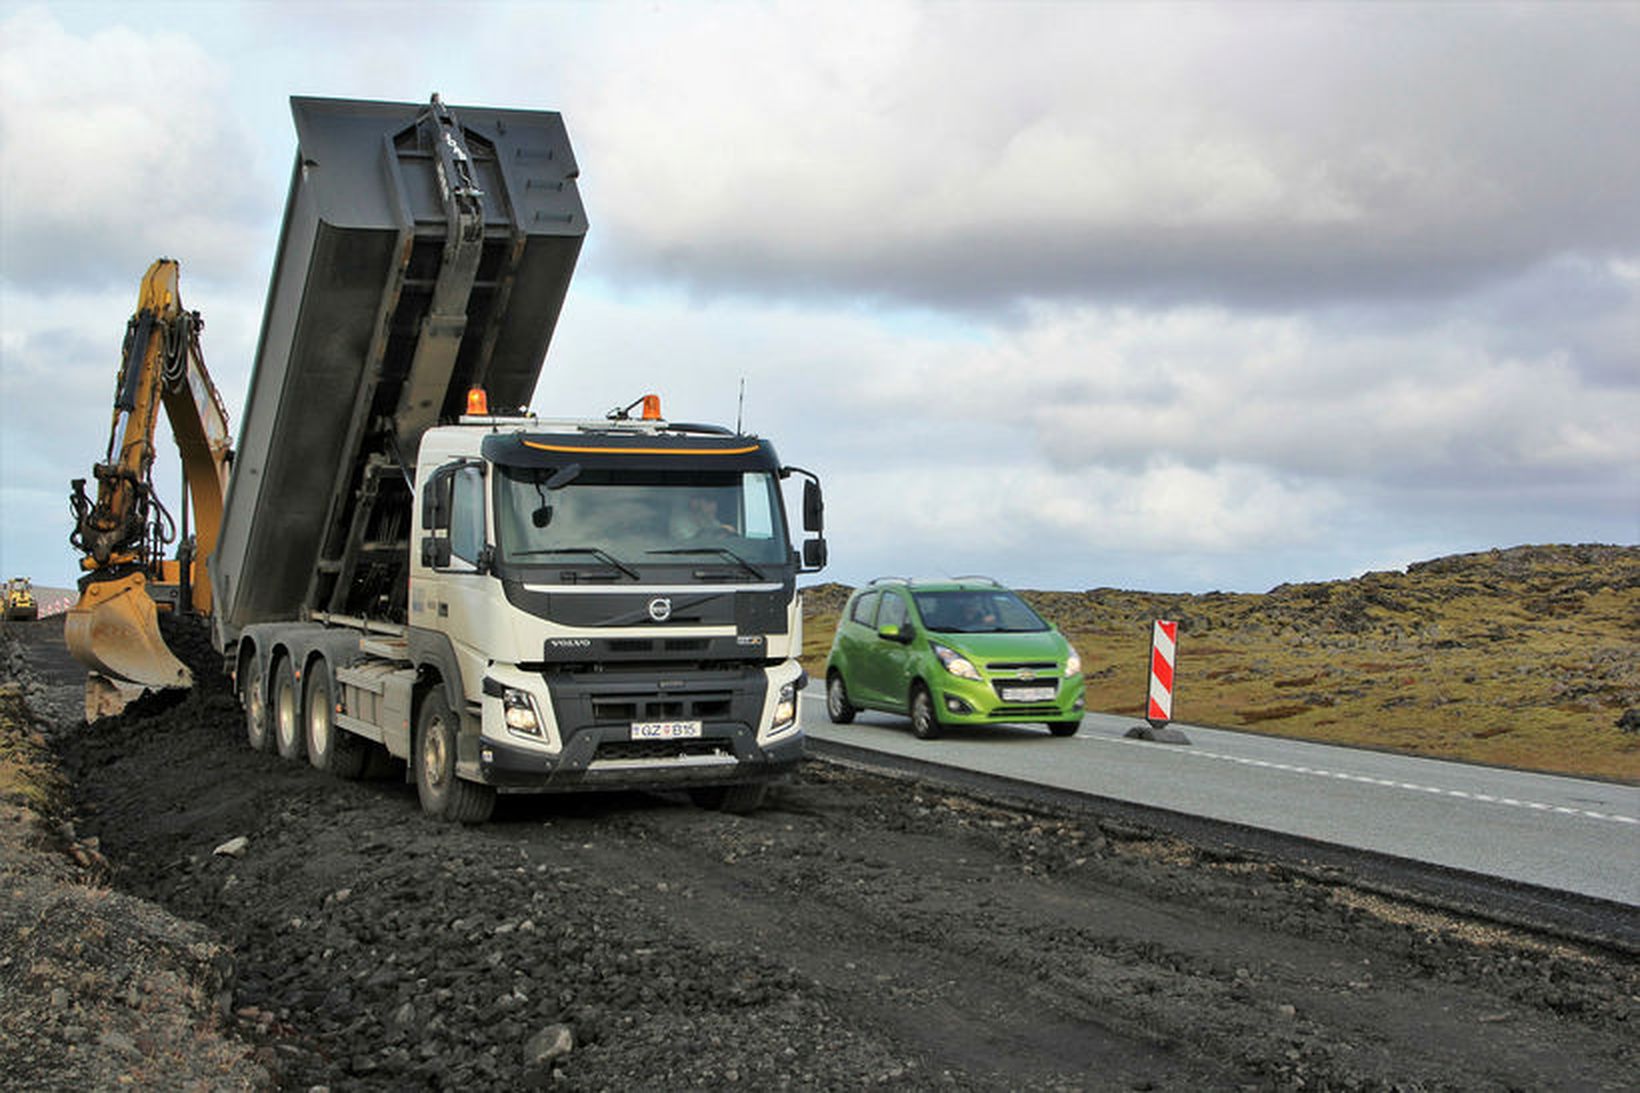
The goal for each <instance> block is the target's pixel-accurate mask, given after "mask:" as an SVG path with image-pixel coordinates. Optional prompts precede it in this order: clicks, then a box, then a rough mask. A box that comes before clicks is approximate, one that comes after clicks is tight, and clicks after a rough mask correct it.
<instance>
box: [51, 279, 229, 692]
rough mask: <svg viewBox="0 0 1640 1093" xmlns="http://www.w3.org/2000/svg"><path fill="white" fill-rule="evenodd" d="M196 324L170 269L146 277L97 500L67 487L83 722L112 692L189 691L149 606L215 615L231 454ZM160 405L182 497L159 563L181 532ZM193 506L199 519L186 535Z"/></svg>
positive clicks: (69, 624) (72, 627)
mask: <svg viewBox="0 0 1640 1093" xmlns="http://www.w3.org/2000/svg"><path fill="white" fill-rule="evenodd" d="M202 325H203V324H202V323H201V321H200V318H199V313H198V312H192V311H187V310H185V309H184V308H183V307H182V299H181V294H180V293H179V291H178V287H177V263H176V262H175V261H173V260H171V259H168V258H161V259H159V260H158V261H156V262H155V263H154V264H153V265H152V266H150V267H149V269H148V272H147V274H146V275H144V277H143V279H142V286H141V289H140V290H139V292H138V296H137V310H136V313H135V314H134V315H132V317H131V321H130V323H129V324H128V326H127V328H126V336H125V346H124V350H123V352H122V353H121V359H120V371H119V376H118V379H117V381H116V384H115V392H114V414H113V421H112V423H111V425H110V428H109V436H108V450H107V453H106V455H105V457H104V459H103V461H102V462H100V463H97V464H95V465H94V466H93V467H92V478H93V479H94V480H95V482H96V496H95V498H93V497H92V496H90V495H89V494H88V493H87V491H86V484H87V483H86V480H85V479H83V478H79V479H75V480H74V482H73V484H72V486H73V492H72V494H71V495H70V497H69V504H70V507H71V508H72V510H73V515H74V530H73V531H72V532H71V533H70V535H69V542H70V543H72V544H73V546H74V547H75V548H76V549H77V550H79V551H80V552H81V554H82V555H83V557H82V558H81V562H80V566H81V568H82V570H84V572H85V576H84V577H82V578H81V579H80V599H79V602H77V603H76V604H75V605H74V607H72V608H71V609H70V610H69V612H68V616H67V620H66V622H65V635H66V637H67V641H68V647H69V650H70V651H71V652H72V653H73V654H74V656H75V658H76V659H78V660H79V661H80V662H81V663H82V664H84V665H86V667H87V668H89V669H90V670H91V677H90V679H89V680H88V681H87V687H86V717H87V719H94V718H95V717H97V716H101V715H102V714H105V713H109V712H113V710H115V709H117V708H118V707H119V706H121V705H123V704H124V703H123V701H122V700H121V698H119V697H118V695H119V693H120V689H119V688H118V687H117V686H116V685H117V684H124V685H128V686H129V687H135V688H143V687H187V686H190V685H191V684H192V682H193V679H192V676H191V675H190V673H189V671H188V669H187V667H186V666H185V665H183V664H182V662H181V661H179V660H178V659H177V658H176V657H175V655H173V654H172V653H171V651H170V650H169V649H168V648H167V647H166V645H165V642H164V640H163V639H162V638H161V637H160V632H159V618H158V611H157V608H156V601H158V602H159V603H161V604H163V605H164V606H165V607H166V608H167V609H168V610H172V611H176V612H191V611H197V612H200V613H208V612H209V611H210V609H211V585H210V582H209V581H208V580H205V579H203V578H204V566H203V564H202V562H203V559H205V558H207V557H209V556H210V553H211V551H212V549H213V548H214V547H215V545H216V536H217V531H218V529H219V528H220V526H221V522H222V502H223V497H224V495H225V494H226V492H227V479H228V462H229V458H230V452H229V446H228V445H229V441H228V416H227V413H226V411H225V410H224V409H223V407H222V399H221V396H219V395H218V394H217V391H216V387H215V385H214V384H212V383H211V378H210V373H209V372H208V371H207V370H206V368H205V359H204V356H203V354H202V353H201V352H200V348H199V331H200V328H201V326H202ZM161 406H163V407H164V408H165V414H166V418H167V419H168V420H169V422H170V425H171V432H172V435H173V436H174V437H175V439H176V443H177V447H178V449H179V450H180V451H181V453H182V466H183V477H184V479H185V489H186V492H187V497H186V498H185V499H184V502H183V518H182V520H183V522H182V529H181V534H182V541H181V542H180V543H179V546H178V551H177V556H176V558H174V559H166V558H164V557H163V555H164V552H165V547H166V544H168V543H169V542H171V541H173V540H175V539H176V537H177V530H178V529H177V526H176V523H175V521H174V520H173V518H172V517H171V514H170V513H169V512H168V511H167V510H166V508H165V506H164V505H163V504H162V503H161V502H160V500H159V497H158V495H157V494H156V493H155V492H154V486H153V466H154V455H155V444H154V441H155V432H154V430H155V427H156V425H157V423H158V418H159V410H160V407H161ZM189 499H191V500H192V503H193V510H194V513H195V518H196V521H197V530H196V532H195V533H194V534H193V535H190V534H189V529H188V508H187V504H188V500H189Z"/></svg>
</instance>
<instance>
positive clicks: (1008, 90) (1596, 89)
mask: <svg viewBox="0 0 1640 1093" xmlns="http://www.w3.org/2000/svg"><path fill="white" fill-rule="evenodd" d="M918 10H919V12H920V13H921V14H922V16H923V17H924V24H923V29H924V30H925V31H926V34H925V35H922V36H917V37H914V38H911V39H908V40H907V41H906V43H905V53H904V55H903V56H899V57H896V58H894V62H895V64H896V66H897V67H896V68H895V73H896V75H897V77H898V82H897V83H893V82H889V81H888V79H887V77H886V76H884V77H883V78H882V79H883V83H882V87H881V88H879V89H878V90H879V92H880V93H879V94H876V95H873V94H871V93H869V92H868V91H860V90H857V89H856V90H853V92H852V93H851V89H850V88H849V86H848V85H847V84H841V85H835V86H834V85H833V84H832V83H831V82H829V81H828V76H829V75H830V73H829V70H827V69H825V68H824V61H823V57H824V51H823V50H818V51H816V58H820V59H815V58H809V57H805V58H792V59H791V71H790V72H789V73H788V74H787V79H788V80H789V81H790V82H791V83H793V84H795V85H797V86H799V87H802V88H805V89H807V90H808V91H810V92H811V94H810V96H809V97H808V98H807V99H806V100H805V102H806V103H807V104H808V109H807V110H806V111H805V112H804V113H802V114H801V115H794V116H791V117H790V118H789V121H790V123H791V124H789V125H781V124H779V121H780V119H781V117H782V116H783V115H782V113H781V111H782V110H783V109H795V107H790V106H787V103H786V99H787V98H789V97H792V95H793V93H790V92H788V93H787V94H786V95H785V96H782V95H781V94H780V93H778V92H776V93H775V94H773V95H772V96H771V99H772V101H766V100H765V99H763V98H760V97H758V96H748V95H747V94H746V92H747V90H749V89H746V88H743V87H736V86H734V85H733V84H732V83H729V82H725V83H724V85H723V86H722V87H718V88H714V87H713V86H707V87H705V88H702V87H699V86H689V87H687V88H682V87H680V88H677V90H678V91H679V93H680V94H684V95H686V96H687V98H688V99H690V100H691V101H696V102H701V103H705V104H709V105H711V106H713V107H716V108H718V109H719V110H721V111H726V112H729V113H730V114H734V115H738V114H741V113H745V112H750V111H758V112H760V113H759V115H758V116H759V118H760V120H761V122H763V123H764V124H768V123H774V124H775V127H774V128H773V129H769V130H764V131H760V132H757V133H756V140H757V141H758V146H757V147H756V148H747V147H746V145H745V144H744V143H737V144H736V145H735V146H734V148H733V153H734V154H732V155H728V154H725V153H727V152H728V151H729V149H728V148H726V147H719V148H717V149H716V150H714V149H713V147H712V144H711V142H712V141H713V140H714V139H716V140H723V141H735V140H740V139H742V138H751V137H752V135H753V134H752V123H751V122H749V121H747V122H746V123H744V124H743V125H742V124H737V123H736V122H734V121H733V120H729V121H725V120H723V119H722V118H721V117H717V118H713V119H711V121H710V122H709V124H708V127H707V128H706V129H704V130H703V131H699V132H695V133H691V131H690V124H689V123H691V122H694V121H696V120H697V119H698V115H688V116H685V117H684V118H682V119H680V121H679V124H677V125H675V126H674V125H670V124H669V125H668V126H666V127H657V128H656V129H655V131H654V132H653V133H652V134H651V143H652V144H654V145H656V147H655V148H654V149H653V151H652V153H646V152H645V150H644V149H643V147H642V139H643V138H642V136H641V135H640V134H639V132H638V125H640V124H642V123H640V122H632V121H630V119H628V118H625V117H624V116H623V113H622V112H623V111H625V110H630V109H632V108H633V107H634V104H632V103H620V104H615V103H612V102H611V101H610V100H609V99H607V98H606V99H605V100H604V101H602V102H599V103H596V104H595V105H594V106H593V107H592V108H591V109H588V110H586V111H584V112H583V114H582V117H583V119H585V120H584V121H583V123H582V124H583V126H585V127H586V131H588V132H589V133H590V136H589V137H587V139H589V140H590V141H591V142H593V143H594V144H595V145H598V146H600V147H601V146H602V145H604V143H605V142H606V141H614V140H619V141H622V142H623V143H625V144H626V146H627V147H626V151H627V152H628V153H629V154H628V155H627V156H626V158H625V160H624V162H623V160H622V159H620V158H617V157H615V156H613V155H604V154H597V155H592V156H589V157H587V158H588V162H589V163H590V164H593V165H595V166H594V167H592V168H591V169H589V172H588V176H587V178H586V179H585V180H584V185H585V186H586V188H587V189H588V192H589V194H590V195H595V194H597V193H598V191H599V188H600V187H602V188H603V192H604V193H605V194H606V195H609V194H613V195H614V197H615V201H614V202H613V204H612V205H611V206H610V207H608V211H607V213H606V217H605V220H604V224H605V230H608V231H610V232H611V233H612V235H613V236H614V242H613V245H612V247H611V254H612V257H613V258H614V260H616V261H618V262H620V263H621V264H622V266H623V267H624V268H625V269H626V270H627V271H628V272H629V273H631V274H635V275H640V276H641V275H645V274H648V275H652V276H656V277H660V278H664V279H668V280H670V279H675V278H680V277H681V278H686V279H690V280H695V281H697V282H699V283H701V284H702V285H704V286H707V287H715V288H718V289H720V290H727V291H745V292H754V293H767V294H776V295H789V296H796V297H801V296H805V295H811V294H815V295H826V294H837V295H843V296H858V295H865V296H877V297H880V298H882V299H884V300H889V301H901V302H903V301H912V302H916V303H921V304H932V305H937V306H943V307H951V308H964V309H966V308H976V307H980V308H984V307H993V308H995V307H1001V306H1006V305H1007V304H1008V303H1010V302H1013V301H1017V300H1020V299H1028V298H1048V299H1068V298H1082V297H1098V298H1102V299H1106V300H1113V301H1114V300H1125V301H1134V302H1142V303H1148V304H1156V303H1178V302H1180V301H1190V300H1215V301H1222V302H1226V303H1230V304H1234V305H1256V306H1267V307H1282V306H1294V305H1299V304H1305V303H1310V302H1318V301H1320V302H1324V301H1337V300H1348V299H1353V298H1361V297H1367V298H1383V297H1388V298H1395V297H1406V298H1422V297H1428V296H1430V295H1439V296H1451V295H1454V294H1458V293H1461V292H1463V291H1465V290H1468V289H1472V288H1474V287H1475V286H1478V285H1484V284H1485V283H1487V282H1488V281H1489V280H1492V279H1495V278H1498V277H1500V276H1507V275H1511V274H1512V273H1514V272H1515V271H1518V270H1519V269H1522V268H1525V267H1530V266H1532V265H1535V264H1538V263H1540V262H1542V261H1545V260H1548V259H1550V258H1553V257H1555V256H1557V255H1561V254H1565V253H1568V252H1583V253H1587V254H1590V255H1607V254H1625V253H1629V254H1632V253H1634V252H1635V251H1636V250H1637V249H1640V206H1637V205H1636V204H1635V202H1634V201H1633V200H1632V195H1633V193H1634V192H1635V191H1636V189H1640V145H1637V144H1636V142H1634V141H1633V140H1632V139H1631V137H1630V135H1629V128H1630V126H1631V125H1632V119H1633V118H1634V117H1635V116H1637V115H1640V70H1637V69H1636V68H1635V67H1634V65H1633V64H1632V59H1633V57H1635V56H1640V21H1637V20H1636V19H1634V18H1633V15H1632V11H1624V10H1622V9H1617V10H1612V9H1610V8H1603V7H1600V6H1583V7H1575V8H1569V7H1566V6H1557V7H1553V8H1526V9H1521V8H1513V7H1511V8H1504V7H1501V6H1490V5H1489V6H1462V7H1459V6H1445V7H1436V6H1420V7H1407V6H1387V5H1378V6H1369V7H1347V6H1339V5H1327V6H1325V7H1324V8H1321V9H1319V10H1311V9H1299V8H1296V7H1274V8H1267V7H1260V8H1251V9H1250V8H1249V7H1248V6H1239V7H1237V8H1235V9H1233V10H1232V9H1211V8H1208V9H1201V8H1187V9H1177V8H1172V9H1169V14H1170V15H1171V16H1174V17H1177V18H1176V22H1178V23H1179V24H1181V25H1180V26H1178V27H1176V28H1171V29H1165V30H1164V29H1163V28H1160V27H1156V26H1151V25H1150V24H1149V20H1150V18H1151V13H1150V12H1148V11H1146V10H1145V9H1142V8H1130V7H1113V6H1110V5H1089V6H1086V7H1076V6H1066V5H1056V6H1053V7H1052V8H1050V9H1042V8H1033V7H1025V8H1023V9H1021V8H1020V7H1019V6H1016V5H1008V6H996V7H978V8H975V7H962V8H960V9H959V12H960V15H961V18H958V19H953V20H950V21H949V24H950V25H947V23H948V21H947V20H945V19H943V18H941V15H942V13H943V11H944V9H940V8H924V9H918ZM982 39H983V40H989V41H992V42H994V41H998V40H1007V41H1008V42H1009V43H1010V45H1009V49H1008V51H1007V53H1006V56H1002V55H999V54H998V53H997V52H995V51H994V50H989V49H984V48H981V45H980V43H981V41H982ZM1067 42H1070V43H1075V45H1074V46H1070V47H1067V45H1066V43H1067ZM1124 51H1125V52H1124ZM974 56H986V57H987V58H988V63H987V64H986V65H985V66H982V67H978V68H975V67H972V66H970V67H967V68H964V67H962V66H961V65H959V64H958V63H957V58H972V57H974ZM885 67H887V62H885ZM678 78H679V79H680V80H684V79H688V80H695V81H697V82H700V81H701V77H700V74H699V72H698V70H697V69H693V68H691V69H688V70H684V71H682V72H680V74H679V76H678ZM656 79H657V80H658V81H660V82H661V83H662V85H663V91H664V90H667V89H668V88H666V87H665V81H666V76H665V74H664V73H663V74H660V75H658V76H657V77H656ZM706 82H708V83H709V78H708V79H707V81H706ZM1032 89H1036V90H1037V93H1035V94H1033V93H1031V92H1032ZM888 90H892V91H895V92H897V94H884V93H881V92H884V91H888ZM614 94H615V92H613V91H612V92H610V95H611V96H613V95H614ZM606 124H607V126H608V128H607V131H606V130H605V128H604V127H605V126H606ZM629 126H630V127H629ZM686 148H687V149H690V150H693V151H695V152H696V153H699V152H700V151H705V152H706V156H705V157H704V158H702V157H701V156H700V155H699V154H696V155H695V156H694V158H693V159H691V158H690V156H689V155H688V154H687V152H686ZM634 152H635V155H634V154H632V153H634ZM668 156H670V158H671V160H672V162H673V164H674V165H675V168H674V170H673V171H672V172H671V176H670V178H668V177H667V176H666V175H664V174H658V173H657V172H656V170H655V167H656V166H657V164H658V163H659V162H660V161H661V160H662V159H664V158H667V157H668ZM598 165H601V166H598ZM629 173H630V175H629ZM673 186H676V187H678V189H676V190H672V189H671V187H673Z"/></svg>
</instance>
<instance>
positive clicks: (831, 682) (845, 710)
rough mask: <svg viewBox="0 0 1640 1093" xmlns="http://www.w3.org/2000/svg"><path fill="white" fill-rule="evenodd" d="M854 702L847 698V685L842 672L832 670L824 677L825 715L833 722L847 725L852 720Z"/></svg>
mask: <svg viewBox="0 0 1640 1093" xmlns="http://www.w3.org/2000/svg"><path fill="white" fill-rule="evenodd" d="M854 714H855V709H854V703H852V702H850V701H849V700H848V685H847V684H846V683H844V682H843V673H842V672H838V671H833V672H832V673H831V674H830V675H828V676H827V677H826V716H828V717H830V718H831V720H832V723H833V724H837V725H847V724H848V723H849V722H851V721H853V720H854Z"/></svg>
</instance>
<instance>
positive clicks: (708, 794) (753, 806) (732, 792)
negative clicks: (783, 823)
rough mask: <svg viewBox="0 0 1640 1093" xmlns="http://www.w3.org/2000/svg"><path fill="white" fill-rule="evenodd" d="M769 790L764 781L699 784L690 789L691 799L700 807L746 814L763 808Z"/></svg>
mask: <svg viewBox="0 0 1640 1093" xmlns="http://www.w3.org/2000/svg"><path fill="white" fill-rule="evenodd" d="M768 792H769V787H768V785H767V784H765V783H763V782H756V783H754V784H752V785H748V786H697V787H696V788H694V789H691V790H690V791H689V799H690V800H691V801H693V802H695V804H696V805H697V806H698V807H700V808H709V809H712V810H714V811H717V812H733V813H737V814H740V815H744V814H746V813H748V812H756V811H757V810H758V809H760V808H762V807H763V799H764V798H765V797H766V796H768Z"/></svg>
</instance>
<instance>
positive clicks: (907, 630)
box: [877, 622, 917, 645]
mask: <svg viewBox="0 0 1640 1093" xmlns="http://www.w3.org/2000/svg"><path fill="white" fill-rule="evenodd" d="M877 636H878V637H880V638H882V639H883V640H884V641H897V642H899V643H900V644H901V645H910V644H911V639H912V638H914V637H916V636H917V631H916V629H915V628H914V627H913V626H912V625H911V624H910V623H909V622H902V623H888V624H886V625H883V626H879V627H878V628H877Z"/></svg>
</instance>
